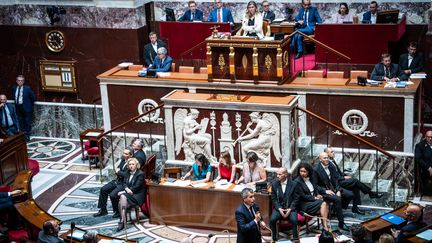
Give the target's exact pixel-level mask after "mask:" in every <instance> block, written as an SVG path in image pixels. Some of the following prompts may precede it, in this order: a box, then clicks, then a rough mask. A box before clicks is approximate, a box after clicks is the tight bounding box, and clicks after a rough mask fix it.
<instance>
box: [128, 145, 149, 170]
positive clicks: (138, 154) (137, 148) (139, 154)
mask: <svg viewBox="0 0 432 243" xmlns="http://www.w3.org/2000/svg"><path fill="white" fill-rule="evenodd" d="M143 147H144V143H143V141H142V140H141V139H135V141H134V142H133V143H132V148H133V151H132V152H133V157H134V158H136V159H137V160H138V162H139V163H140V166H144V164H145V162H146V160H147V158H146V155H145V153H144V151H143V150H142V149H143Z"/></svg>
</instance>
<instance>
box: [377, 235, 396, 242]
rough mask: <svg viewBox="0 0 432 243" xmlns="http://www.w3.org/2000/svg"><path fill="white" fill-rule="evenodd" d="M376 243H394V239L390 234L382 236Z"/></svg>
mask: <svg viewBox="0 0 432 243" xmlns="http://www.w3.org/2000/svg"><path fill="white" fill-rule="evenodd" d="M378 243H395V239H394V238H393V236H392V235H390V234H382V235H381V236H380V238H379V240H378Z"/></svg>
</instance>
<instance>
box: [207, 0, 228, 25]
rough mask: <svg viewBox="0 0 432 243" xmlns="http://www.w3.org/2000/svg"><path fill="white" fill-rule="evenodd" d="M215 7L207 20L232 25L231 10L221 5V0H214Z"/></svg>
mask: <svg viewBox="0 0 432 243" xmlns="http://www.w3.org/2000/svg"><path fill="white" fill-rule="evenodd" d="M215 4H216V8H215V9H213V10H212V11H211V12H210V15H209V17H208V22H218V23H230V24H231V25H234V19H233V16H232V14H231V10H229V9H227V8H225V7H223V3H222V0H215Z"/></svg>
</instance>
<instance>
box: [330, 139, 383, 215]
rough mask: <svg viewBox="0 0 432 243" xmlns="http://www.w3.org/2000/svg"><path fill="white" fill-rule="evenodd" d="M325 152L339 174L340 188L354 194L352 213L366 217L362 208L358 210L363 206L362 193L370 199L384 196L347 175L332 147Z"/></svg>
mask: <svg viewBox="0 0 432 243" xmlns="http://www.w3.org/2000/svg"><path fill="white" fill-rule="evenodd" d="M324 152H326V153H327V154H328V157H329V161H330V163H329V165H330V166H334V167H335V169H336V171H337V173H338V174H339V184H340V186H341V187H342V188H345V189H347V190H350V191H352V192H353V193H354V199H353V207H352V212H353V213H357V214H362V215H364V214H365V213H364V212H363V211H362V210H360V208H358V205H360V204H361V196H360V191H362V192H363V193H364V194H368V195H369V197H370V198H380V197H382V196H383V195H384V194H382V193H376V192H372V189H371V188H370V187H368V186H367V185H365V184H363V183H362V182H360V181H359V180H357V179H355V178H352V177H351V176H348V175H346V174H345V173H344V172H343V171H342V170H341V169H340V168H339V166H338V165H337V163H336V161H335V152H334V151H333V148H332V147H327V148H325V149H324Z"/></svg>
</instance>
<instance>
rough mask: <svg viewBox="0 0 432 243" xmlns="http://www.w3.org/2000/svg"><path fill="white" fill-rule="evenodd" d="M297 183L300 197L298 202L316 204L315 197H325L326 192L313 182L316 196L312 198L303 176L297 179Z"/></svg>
mask: <svg viewBox="0 0 432 243" xmlns="http://www.w3.org/2000/svg"><path fill="white" fill-rule="evenodd" d="M295 181H296V182H297V195H298V202H299V203H301V202H314V201H316V199H315V196H317V195H324V194H325V190H324V189H323V188H321V187H319V186H317V185H316V184H315V183H314V182H313V181H312V180H311V183H312V185H313V187H314V193H313V194H314V195H313V196H312V194H311V191H310V190H309V187H308V186H307V185H306V183H305V182H304V181H303V178H302V177H301V176H299V177H297V178H296V179H295Z"/></svg>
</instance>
